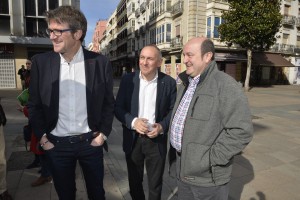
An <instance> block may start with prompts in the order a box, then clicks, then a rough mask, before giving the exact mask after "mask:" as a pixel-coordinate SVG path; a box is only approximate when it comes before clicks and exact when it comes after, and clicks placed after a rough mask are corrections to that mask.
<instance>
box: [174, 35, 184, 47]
mask: <svg viewBox="0 0 300 200" xmlns="http://www.w3.org/2000/svg"><path fill="white" fill-rule="evenodd" d="M182 39H183V37H182V36H181V37H175V38H172V39H171V47H172V48H182V46H183V43H182Z"/></svg>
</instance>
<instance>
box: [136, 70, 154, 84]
mask: <svg viewBox="0 0 300 200" xmlns="http://www.w3.org/2000/svg"><path fill="white" fill-rule="evenodd" d="M139 78H140V80H143V81H146V82H148V83H152V82H155V81H157V78H158V72H157V70H156V72H155V76H154V78H153V79H152V80H151V81H147V80H146V79H144V78H143V76H142V72H141V71H140V74H139Z"/></svg>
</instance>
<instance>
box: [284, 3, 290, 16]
mask: <svg viewBox="0 0 300 200" xmlns="http://www.w3.org/2000/svg"><path fill="white" fill-rule="evenodd" d="M290 9H291V6H289V5H284V15H289V13H290Z"/></svg>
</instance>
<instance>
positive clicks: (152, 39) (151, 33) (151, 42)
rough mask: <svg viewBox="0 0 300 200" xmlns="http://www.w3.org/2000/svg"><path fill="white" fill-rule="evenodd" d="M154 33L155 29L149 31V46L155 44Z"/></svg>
mask: <svg viewBox="0 0 300 200" xmlns="http://www.w3.org/2000/svg"><path fill="white" fill-rule="evenodd" d="M155 32H156V29H155V28H154V29H151V30H150V44H156V42H155V35H156V34H155Z"/></svg>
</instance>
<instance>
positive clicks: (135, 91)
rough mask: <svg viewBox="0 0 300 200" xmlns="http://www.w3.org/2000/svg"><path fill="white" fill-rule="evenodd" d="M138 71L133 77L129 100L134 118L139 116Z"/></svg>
mask: <svg viewBox="0 0 300 200" xmlns="http://www.w3.org/2000/svg"><path fill="white" fill-rule="evenodd" d="M139 75H140V71H136V72H135V74H134V77H133V95H132V100H131V113H132V114H133V115H134V116H138V114H139V107H138V106H137V105H139V93H140V91H139V90H140V78H139Z"/></svg>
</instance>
